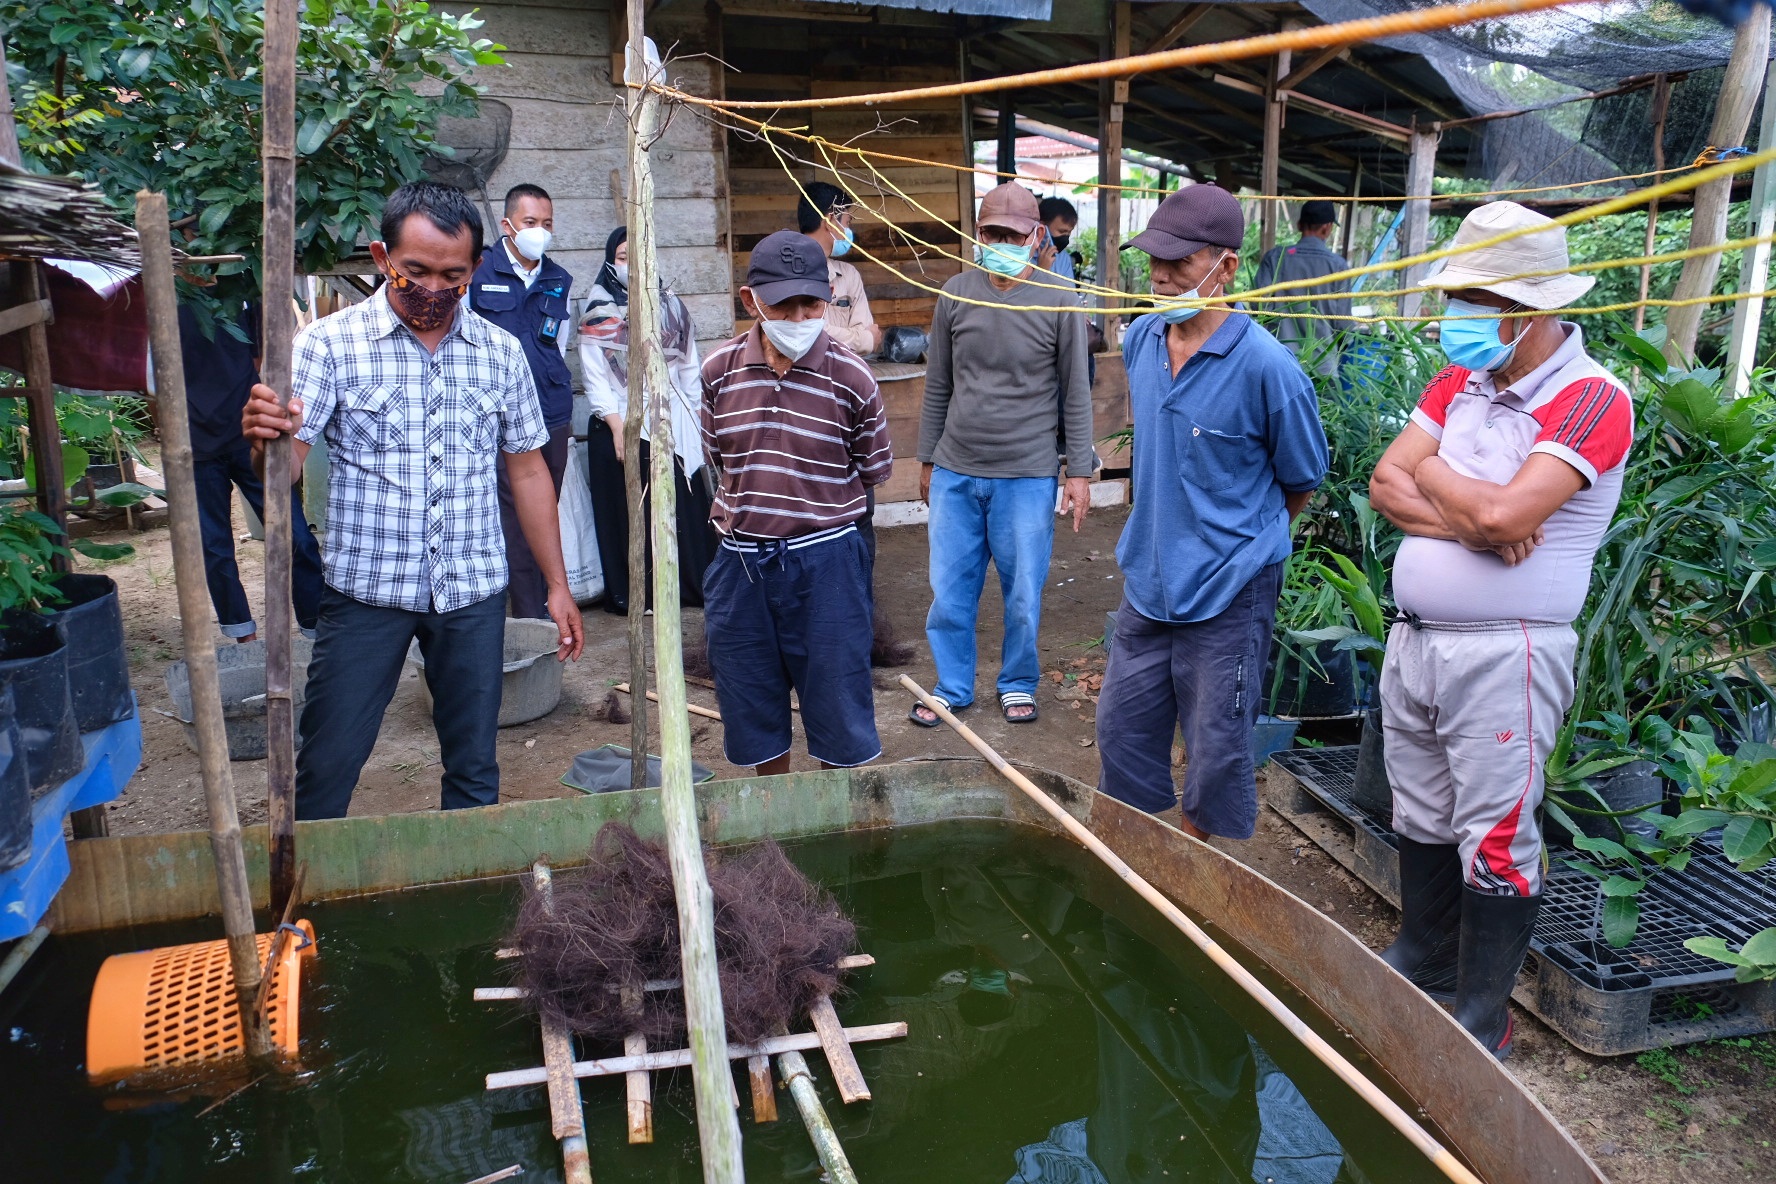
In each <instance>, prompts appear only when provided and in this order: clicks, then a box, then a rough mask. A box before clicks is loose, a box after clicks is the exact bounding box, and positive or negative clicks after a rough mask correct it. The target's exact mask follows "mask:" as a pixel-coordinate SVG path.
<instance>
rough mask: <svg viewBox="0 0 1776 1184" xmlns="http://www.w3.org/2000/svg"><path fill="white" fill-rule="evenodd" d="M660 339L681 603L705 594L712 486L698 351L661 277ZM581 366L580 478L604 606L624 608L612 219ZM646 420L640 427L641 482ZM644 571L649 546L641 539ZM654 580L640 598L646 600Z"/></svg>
mask: <svg viewBox="0 0 1776 1184" xmlns="http://www.w3.org/2000/svg"><path fill="white" fill-rule="evenodd" d="M660 294H661V300H660V341H661V345H662V347H663V349H664V351H665V354H666V373H667V375H668V377H669V378H670V379H671V381H672V389H671V392H670V394H671V398H672V448H673V452H674V453H675V457H674V460H673V471H674V473H675V474H676V475H677V478H678V582H679V601H680V603H682V604H689V605H701V604H702V603H703V571H704V569H705V568H707V567H708V566H709V560H710V558H711V557H712V556H713V555H714V553H715V546H716V538H715V528H714V527H713V526H711V525H710V522H709V508H710V503H711V500H712V498H711V495H710V489H709V482H708V474H707V473H705V472H704V471H703V467H704V460H703V444H702V439H703V437H702V432H701V426H700V424H699V422H698V418H697V408H698V405H699V401H700V400H701V398H702V392H703V378H702V371H701V365H702V363H701V359H699V357H698V356H697V338H696V335H695V333H693V331H692V328H691V314H690V312H689V311H688V310H687V309H686V308H685V306H684V301H682V300H680V299H679V298H678V297H677V296H676V295H674V294H673V293H672V292H670V291H668V290H667V289H666V288H665V287H664V285H662V287H661V289H660ZM580 375H581V378H582V379H583V381H584V382H585V386H586V397H587V399H588V400H589V401H590V402H591V405H592V419H591V424H590V438H589V441H588V447H587V456H586V460H587V482H588V484H589V486H590V488H591V494H592V520H593V523H594V525H595V527H596V528H597V531H598V559H599V562H600V563H601V564H603V566H604V608H605V611H606V612H612V613H621V614H627V613H628V611H629V499H628V496H627V493H626V491H625V489H624V487H623V465H624V462H625V460H626V458H625V457H624V456H623V417H624V415H625V414H626V413H627V412H628V408H629V231H628V228H627V227H623V226H619V227H617V228H616V229H615V230H613V231H611V235H610V238H609V239H608V240H607V241H606V242H605V244H604V266H603V267H602V268H600V269H599V272H598V281H597V282H596V283H595V284H593V286H592V292H591V294H590V295H589V296H588V297H587V302H586V313H585V316H584V317H582V318H581V320H580ZM649 428H650V425H648V424H645V423H644V424H642V426H641V457H640V458H639V459H640V463H641V466H642V473H643V482H644V484H645V482H646V480H647V478H646V474H647V473H648V471H649V470H648V464H649V445H648V439H649V437H650V435H651V434H652V433H651V431H650V430H649ZM648 570H649V572H650V573H651V572H652V570H653V545H652V540H651V538H650V540H649V544H648ZM652 593H653V589H652V587H651V580H650V587H649V588H647V589H646V590H645V592H644V595H643V597H642V599H643V601H644V602H645V603H647V604H648V606H649V607H652V600H653V595H652Z"/></svg>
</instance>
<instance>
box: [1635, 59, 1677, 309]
mask: <svg viewBox="0 0 1776 1184" xmlns="http://www.w3.org/2000/svg"><path fill="white" fill-rule="evenodd" d="M1670 107H1671V78H1670V76H1669V75H1666V74H1661V75H1659V77H1658V79H1657V80H1656V81H1655V82H1654V83H1653V171H1654V172H1655V173H1658V172H1663V171H1664V170H1665V115H1666V113H1667V112H1668V111H1669V110H1670ZM1646 220H1647V223H1646V250H1644V251H1642V252H1641V254H1643V255H1651V254H1652V253H1653V248H1654V247H1655V246H1656V245H1657V244H1658V241H1659V239H1658V235H1659V199H1658V198H1656V197H1655V198H1653V199H1652V200H1651V201H1649V202H1647V212H1646ZM1652 286H1653V265H1652V264H1650V263H1643V264H1641V265H1640V299H1641V300H1643V301H1644V300H1645V299H1646V298H1647V295H1648V293H1650V292H1651V291H1652ZM1644 328H1646V305H1645V304H1642V305H1641V306H1640V307H1639V308H1637V309H1635V310H1634V331H1635V332H1636V333H1638V332H1640V331H1641V330H1642V329H1644Z"/></svg>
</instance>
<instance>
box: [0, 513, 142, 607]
mask: <svg viewBox="0 0 1776 1184" xmlns="http://www.w3.org/2000/svg"><path fill="white" fill-rule="evenodd" d="M147 492H148V491H147V490H145V489H143V488H142V487H141V486H139V485H137V486H127V487H126V486H116V487H113V488H111V489H108V490H106V491H105V494H104V495H103V496H109V497H112V498H114V499H116V500H114V501H112V502H110V503H109V504H112V505H133V504H135V502H137V501H140V500H141V497H142V495H145V494H146V493H147ZM63 537H64V536H63V533H62V530H61V528H60V527H59V526H57V525H56V524H55V522H54V520H52V519H51V518H49V517H48V516H47V515H44V514H41V513H39V512H38V511H36V510H33V509H31V508H30V507H29V505H28V504H26V503H24V502H17V501H14V502H0V615H3V614H4V613H6V612H7V611H9V610H13V609H23V610H25V611H28V612H39V611H43V610H45V609H48V608H53V607H54V606H55V605H57V604H59V603H61V601H62V599H63V597H62V594H61V593H60V592H59V591H57V590H56V586H55V583H54V580H53V576H54V574H55V568H54V566H53V565H54V562H55V560H56V558H57V557H59V556H65V555H67V554H68V547H69V546H71V547H72V548H73V549H74V550H75V551H78V552H79V553H80V554H82V555H85V556H87V557H88V558H90V559H122V558H125V557H126V556H129V555H132V554H134V553H135V548H134V547H131V546H130V545H129V544H127V543H98V542H94V541H93V540H91V539H74V540H73V541H72V542H71V543H69V544H68V545H67V546H64V545H63V542H62V539H63Z"/></svg>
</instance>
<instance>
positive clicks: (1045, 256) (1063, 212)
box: [1036, 197, 1079, 282]
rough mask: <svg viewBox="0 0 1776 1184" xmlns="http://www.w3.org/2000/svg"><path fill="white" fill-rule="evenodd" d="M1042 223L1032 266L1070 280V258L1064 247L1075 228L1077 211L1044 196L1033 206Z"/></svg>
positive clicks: (1064, 199)
mask: <svg viewBox="0 0 1776 1184" xmlns="http://www.w3.org/2000/svg"><path fill="white" fill-rule="evenodd" d="M1036 216H1037V217H1038V218H1040V219H1041V220H1042V239H1041V241H1040V242H1039V243H1038V244H1037V246H1036V266H1037V267H1040V268H1042V269H1043V270H1044V271H1052V272H1054V273H1055V274H1056V275H1057V276H1059V277H1060V278H1062V279H1064V280H1069V281H1074V282H1077V281H1076V280H1075V277H1074V274H1073V255H1072V252H1070V251H1068V249H1067V248H1068V246H1069V245H1071V243H1072V241H1073V231H1074V230H1075V229H1077V228H1078V226H1079V211H1078V210H1077V209H1075V208H1074V206H1073V203H1072V202H1070V201H1068V200H1067V199H1066V198H1064V197H1045V198H1043V199H1042V201H1041V202H1040V203H1038V204H1037V206H1036Z"/></svg>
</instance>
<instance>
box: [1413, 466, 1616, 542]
mask: <svg viewBox="0 0 1776 1184" xmlns="http://www.w3.org/2000/svg"><path fill="white" fill-rule="evenodd" d="M1415 476H1416V478H1417V483H1418V489H1419V492H1420V493H1421V494H1422V495H1423V496H1424V498H1425V500H1426V501H1428V502H1429V503H1430V504H1431V505H1432V506H1433V507H1434V508H1435V509H1436V511H1437V513H1439V514H1440V515H1442V518H1443V521H1444V522H1446V523H1448V525H1449V528H1450V529H1451V530H1452V531H1454V532H1455V537H1456V538H1457V539H1458V540H1459V541H1461V542H1462V543H1463V544H1464V545H1466V546H1469V547H1472V548H1475V549H1476V550H1478V549H1480V548H1498V547H1510V546H1514V545H1517V544H1520V543H1522V542H1524V541H1526V540H1534V539H1536V538H1537V537H1538V536H1539V535H1540V533H1541V529H1542V524H1543V523H1544V522H1546V521H1547V520H1548V519H1549V517H1551V516H1552V515H1553V513H1554V511H1556V510H1558V509H1559V508H1560V507H1561V506H1563V505H1565V504H1566V503H1567V502H1568V501H1569V500H1571V498H1572V496H1573V495H1574V494H1575V493H1578V492H1579V491H1580V490H1581V489H1583V488H1584V487H1585V476H1584V474H1583V473H1581V472H1579V471H1578V470H1577V469H1575V468H1573V467H1572V465H1570V464H1568V463H1567V462H1566V461H1564V460H1561V459H1560V458H1559V457H1556V456H1550V455H1548V454H1547V453H1545V452H1532V453H1530V455H1529V459H1528V460H1526V461H1524V462H1523V467H1522V468H1520V469H1518V470H1517V473H1516V475H1515V476H1513V477H1512V478H1511V481H1510V483H1509V484H1507V485H1496V484H1494V483H1493V482H1491V481H1481V480H1478V479H1476V478H1473V477H1464V476H1462V475H1461V474H1460V473H1458V472H1456V471H1455V470H1454V469H1452V468H1450V467H1449V464H1448V463H1447V462H1446V461H1444V459H1443V458H1442V457H1440V456H1432V457H1427V458H1426V459H1425V460H1424V462H1423V463H1421V464H1420V465H1419V466H1418V471H1417V473H1416V474H1415Z"/></svg>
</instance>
